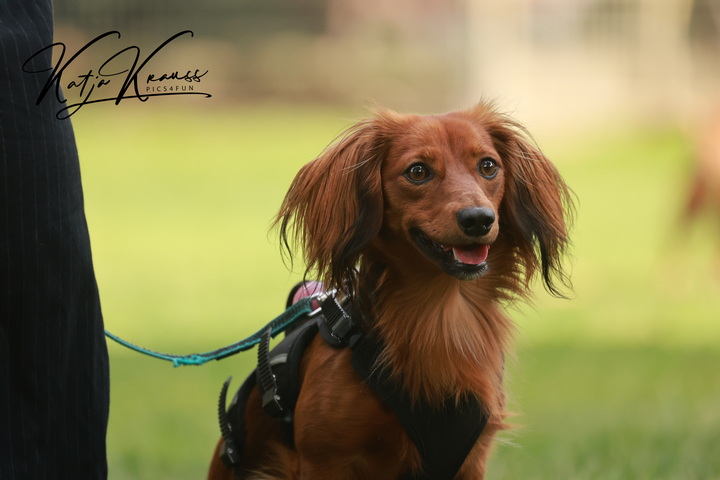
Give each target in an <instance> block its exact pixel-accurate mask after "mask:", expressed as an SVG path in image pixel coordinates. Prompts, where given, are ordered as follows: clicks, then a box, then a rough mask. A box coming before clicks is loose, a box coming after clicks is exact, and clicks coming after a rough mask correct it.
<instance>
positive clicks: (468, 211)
mask: <svg viewBox="0 0 720 480" xmlns="http://www.w3.org/2000/svg"><path fill="white" fill-rule="evenodd" d="M457 222H458V225H459V226H460V228H461V229H462V231H463V232H465V234H466V235H469V236H471V237H482V236H483V235H487V234H488V232H490V229H491V228H492V226H493V223H495V212H493V211H492V210H491V209H489V208H487V207H472V208H464V209H462V210H460V211H459V212H458V213H457Z"/></svg>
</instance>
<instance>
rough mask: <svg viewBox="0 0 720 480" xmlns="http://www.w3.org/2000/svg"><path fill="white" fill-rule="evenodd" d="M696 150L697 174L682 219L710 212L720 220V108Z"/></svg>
mask: <svg viewBox="0 0 720 480" xmlns="http://www.w3.org/2000/svg"><path fill="white" fill-rule="evenodd" d="M695 150H696V151H695V158H694V164H695V173H694V176H693V178H692V181H691V183H690V189H689V193H688V199H687V203H686V205H685V209H684V211H683V212H682V218H683V219H684V220H687V221H690V220H693V219H695V218H696V217H697V216H698V215H699V214H700V213H701V212H703V211H706V212H709V213H710V214H711V215H712V216H714V217H716V219H717V221H718V222H720V109H718V110H716V111H715V113H714V115H712V116H711V117H710V118H709V119H708V121H706V122H705V124H704V125H703V127H702V128H701V129H700V131H699V135H698V138H697V141H696V148H695Z"/></svg>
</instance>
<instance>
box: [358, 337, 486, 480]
mask: <svg viewBox="0 0 720 480" xmlns="http://www.w3.org/2000/svg"><path fill="white" fill-rule="evenodd" d="M381 351H382V345H381V344H380V343H379V342H378V341H377V340H376V339H374V338H373V337H370V336H364V337H363V338H362V340H360V341H359V342H358V343H357V344H356V345H355V346H354V347H353V355H352V365H353V368H354V369H355V371H356V372H357V373H358V375H360V377H362V378H363V379H364V380H365V383H366V384H368V385H369V386H370V387H372V389H373V390H374V391H375V392H376V393H377V394H378V395H379V396H380V398H381V399H382V400H383V402H384V403H385V404H386V405H387V406H388V407H390V409H391V410H392V411H393V412H394V413H395V415H396V416H397V417H398V419H399V420H400V423H401V424H402V426H403V427H404V428H405V431H406V432H407V434H408V436H409V437H410V440H412V442H413V443H414V444H415V447H417V449H418V451H419V452H420V456H421V458H422V459H423V467H424V468H423V473H422V474H419V475H414V476H411V477H410V479H411V480H452V479H453V478H455V475H456V474H457V472H458V471H459V470H460V467H462V464H463V462H464V461H465V458H466V457H467V456H468V454H469V453H470V450H471V449H472V448H473V446H474V445H475V442H476V441H477V439H478V438H479V437H480V434H481V433H482V431H483V429H484V428H485V425H486V424H487V421H488V414H487V412H486V410H485V408H484V406H483V405H482V403H481V402H480V400H479V399H478V398H477V397H475V396H472V395H464V396H462V397H460V398H459V399H457V400H456V399H455V398H454V397H450V398H448V399H446V400H445V403H444V404H443V405H442V406H440V407H438V406H436V405H431V404H429V403H427V402H425V401H424V400H422V399H417V400H415V401H413V400H411V399H410V397H409V396H408V395H407V393H406V392H405V390H404V389H403V388H402V386H401V385H400V384H399V383H398V382H397V381H395V379H393V378H392V377H391V375H390V372H388V371H387V369H383V368H377V363H376V361H377V358H378V356H379V355H380V353H381Z"/></svg>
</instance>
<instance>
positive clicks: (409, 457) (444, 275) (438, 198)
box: [208, 104, 572, 480]
mask: <svg viewBox="0 0 720 480" xmlns="http://www.w3.org/2000/svg"><path fill="white" fill-rule="evenodd" d="M571 206H572V205H571V198H570V195H569V190H568V187H567V186H566V184H565V183H564V181H563V180H562V178H561V177H560V175H559V174H558V172H557V170H556V168H555V167H554V166H553V165H552V164H551V162H550V161H549V160H548V159H547V158H546V157H545V156H544V155H543V154H542V153H541V152H540V151H539V150H538V149H537V148H536V147H535V146H534V144H533V143H532V142H531V141H529V140H528V137H527V135H526V134H525V131H524V129H523V128H522V127H521V126H520V125H519V124H518V123H516V122H515V121H513V120H511V119H509V118H507V117H505V116H503V115H501V114H499V113H497V112H496V110H495V109H494V108H493V107H492V106H491V105H489V104H480V105H478V106H476V107H474V108H471V109H468V110H464V111H458V112H453V113H448V114H444V115H433V116H419V115H404V114H397V113H394V112H390V111H380V112H378V113H377V114H376V115H375V116H374V118H371V119H369V120H366V121H363V122H361V123H359V124H357V125H355V126H353V127H352V128H350V129H349V130H348V131H347V132H346V133H345V134H344V136H343V137H341V138H340V139H339V140H338V141H337V142H336V143H334V144H333V145H331V146H330V147H328V148H327V149H326V151H325V152H324V153H322V154H321V155H320V156H319V157H318V158H317V159H316V160H314V161H312V162H310V163H309V164H307V165H305V166H304V167H303V168H302V169H301V170H300V172H299V173H298V174H297V176H296V177H295V180H294V181H293V183H292V185H291V187H290V190H289V192H288V193H287V196H286V197H285V200H284V203H283V205H282V208H281V210H280V213H279V214H278V218H277V223H278V224H279V225H280V229H281V235H282V238H283V239H284V242H285V245H286V246H287V244H288V240H292V239H294V240H296V241H297V243H298V244H299V245H300V247H302V250H303V253H304V258H305V260H306V263H307V269H308V272H314V273H317V274H318V275H319V277H320V279H321V280H322V281H323V282H324V283H325V285H326V286H328V287H332V288H336V289H338V290H339V291H341V292H343V293H344V294H345V295H346V296H349V297H351V298H352V303H353V306H354V308H355V309H356V310H358V311H359V312H360V313H361V315H360V316H359V317H360V318H361V323H360V325H359V326H360V328H361V330H362V331H363V332H365V333H368V334H371V335H373V336H375V337H376V338H378V339H379V340H380V342H381V344H382V345H383V349H382V353H381V355H380V356H379V357H378V360H377V362H378V364H377V368H384V369H387V370H388V371H389V372H390V375H391V378H392V379H393V381H395V382H398V383H399V384H400V385H401V387H402V389H403V390H404V391H405V392H406V393H407V395H408V396H409V397H410V398H411V399H412V401H413V402H415V401H418V402H419V401H422V402H426V403H428V404H429V405H432V406H438V408H439V407H440V406H442V405H443V403H444V402H446V401H447V400H448V398H451V399H455V401H456V402H457V401H459V400H460V399H461V398H462V397H464V396H471V397H473V398H476V399H478V400H479V401H480V402H481V404H482V406H483V409H484V411H485V413H486V415H487V423H486V425H485V427H484V428H483V429H482V433H481V434H480V436H479V439H478V440H477V442H476V443H475V444H474V446H471V448H470V447H469V450H470V451H469V454H468V455H467V457H466V458H465V460H464V462H463V463H462V466H461V467H460V468H459V471H457V474H456V475H455V476H454V478H456V479H472V480H477V479H481V478H483V476H484V474H485V464H486V459H487V457H488V452H489V450H490V446H491V442H492V439H493V437H494V435H495V434H496V433H497V432H498V431H499V430H501V429H503V428H505V426H506V425H505V423H504V419H505V417H506V412H505V393H504V390H503V380H502V379H503V368H504V355H505V352H507V351H508V350H509V348H510V340H511V334H512V331H513V326H512V322H511V320H510V319H509V318H508V317H507V316H506V315H505V313H504V311H503V307H502V305H501V304H502V303H503V302H505V301H509V300H512V299H516V298H525V297H527V296H529V294H530V292H529V284H530V281H531V279H532V278H533V277H535V275H536V274H537V273H539V274H540V275H541V278H542V280H543V281H544V285H545V286H546V288H547V289H548V290H549V291H550V292H551V293H553V294H555V295H561V293H560V292H559V289H558V286H559V283H560V284H567V282H566V281H567V276H566V275H565V273H564V271H563V269H562V266H561V257H562V254H563V253H564V251H565V249H566V247H567V245H568V234H567V221H568V218H569V217H568V214H569V212H570V208H571ZM558 282H559V283H558ZM350 350H351V349H349V348H344V349H334V348H331V347H330V346H328V345H327V343H326V342H325V341H324V340H323V339H322V338H320V336H319V335H318V336H317V337H316V338H315V339H314V340H313V341H312V343H311V344H310V346H309V347H308V349H307V351H306V353H305V356H304V357H303V361H302V365H301V377H300V378H301V388H300V394H299V398H298V399H297V404H296V407H295V412H294V446H292V447H291V446H289V445H287V443H286V442H285V441H284V440H283V436H282V432H281V431H280V427H279V426H278V422H277V420H275V419H273V418H271V417H269V416H268V415H266V414H265V413H264V412H263V410H262V408H261V405H260V398H259V394H258V392H257V388H255V391H253V393H252V394H251V396H250V399H249V401H248V403H247V407H246V411H245V413H244V420H245V430H246V440H245V442H244V444H245V447H244V452H243V455H242V457H243V464H242V465H241V468H240V469H239V470H238V472H239V473H238V474H239V475H240V476H241V478H246V479H278V480H280V479H283V480H285V479H312V480H321V479H328V480H341V479H372V480H383V479H388V480H390V479H401V478H402V479H405V478H421V476H422V474H423V473H422V470H423V459H422V458H421V456H420V454H419V452H418V449H417V448H416V445H414V444H413V442H412V441H411V440H410V439H409V437H408V434H407V432H406V431H405V429H404V428H403V426H402V425H401V423H400V422H399V421H398V418H397V416H396V415H394V414H393V412H392V411H390V410H389V409H388V408H387V406H386V405H385V404H384V403H383V401H382V400H381V398H380V397H379V396H378V395H377V393H376V392H374V391H373V390H372V389H370V388H368V387H367V386H366V385H365V384H364V383H363V379H362V378H360V376H358V374H357V373H356V372H355V371H354V370H353V367H352V366H351V351H350ZM222 443H223V441H222V440H221V441H220V443H219V444H218V448H217V449H216V453H215V455H214V457H213V460H212V464H211V466H210V472H209V477H208V478H209V479H211V480H221V479H224V480H230V479H232V478H236V477H234V475H235V473H234V471H233V469H232V468H230V467H227V466H226V465H225V464H223V463H222V462H221V461H220V460H219V452H220V450H221V449H222ZM422 478H427V477H422Z"/></svg>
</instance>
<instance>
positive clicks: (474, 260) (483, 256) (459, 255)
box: [452, 245, 490, 265]
mask: <svg viewBox="0 0 720 480" xmlns="http://www.w3.org/2000/svg"><path fill="white" fill-rule="evenodd" d="M489 250H490V247H489V246H488V245H468V246H467V247H453V249H452V251H453V255H454V256H455V260H457V261H458V262H462V263H464V264H466V265H480V264H481V263H483V262H484V261H485V260H487V256H488V251H489Z"/></svg>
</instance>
